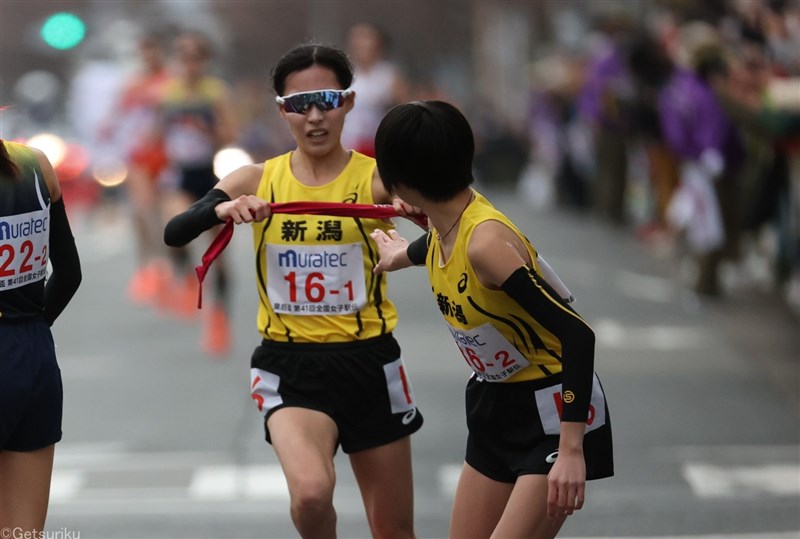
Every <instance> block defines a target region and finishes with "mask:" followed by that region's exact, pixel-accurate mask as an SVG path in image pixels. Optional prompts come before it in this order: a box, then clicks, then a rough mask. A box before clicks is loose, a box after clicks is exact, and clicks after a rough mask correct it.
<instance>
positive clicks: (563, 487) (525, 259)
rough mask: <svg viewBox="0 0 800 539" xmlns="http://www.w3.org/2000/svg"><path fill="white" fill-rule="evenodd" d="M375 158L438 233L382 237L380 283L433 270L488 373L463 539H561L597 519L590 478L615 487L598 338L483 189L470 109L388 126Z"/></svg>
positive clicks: (457, 531) (469, 394) (450, 324)
mask: <svg viewBox="0 0 800 539" xmlns="http://www.w3.org/2000/svg"><path fill="white" fill-rule="evenodd" d="M375 150H376V157H377V162H378V168H379V171H380V175H381V179H382V180H383V183H384V186H385V188H386V190H387V191H390V192H393V193H395V194H396V195H398V196H399V197H400V198H401V199H402V200H403V201H404V202H406V203H409V204H413V205H414V206H418V207H419V208H420V209H421V210H422V211H423V212H424V213H425V214H426V215H427V216H428V218H429V220H430V222H431V224H432V227H433V228H432V231H431V232H429V233H428V234H426V235H424V236H422V237H420V238H419V239H417V240H416V241H415V242H413V243H412V244H409V243H408V242H407V241H406V240H405V239H403V238H402V237H400V236H399V235H398V234H397V232H395V231H394V230H390V231H389V232H388V233H387V232H386V231H385V230H375V231H374V232H373V233H372V237H373V239H375V240H376V241H377V244H378V248H379V250H380V254H381V261H380V263H379V264H378V265H377V266H376V267H375V270H374V271H375V273H376V274H378V275H380V274H381V273H382V272H384V271H392V270H397V269H400V268H404V267H408V266H411V265H415V264H420V265H421V264H425V265H426V266H427V269H428V278H429V279H430V282H431V285H432V291H433V294H434V296H435V297H436V301H437V303H438V305H439V309H440V311H441V313H442V316H443V317H444V319H445V322H446V323H447V324H446V325H447V328H448V330H449V331H450V334H451V335H452V337H453V339H454V341H455V344H456V346H457V347H458V349H459V351H460V352H461V354H462V355H463V356H464V359H465V360H466V362H467V365H468V366H469V367H470V368H471V369H472V370H473V371H474V372H473V374H472V376H471V377H470V379H469V381H468V383H467V388H466V412H467V427H468V429H469V437H468V439H467V449H466V458H465V463H464V467H463V469H462V472H461V477H460V479H459V483H458V487H457V490H456V494H455V501H454V503H453V513H452V517H451V523H450V537H451V538H453V539H464V538H473V537H474V538H483V537H525V538H551V537H555V536H556V534H557V533H558V531H559V529H560V528H561V526H562V525H563V523H564V521H565V519H566V517H567V516H568V515H571V514H572V513H573V511H575V510H578V509H581V508H582V507H583V503H584V493H585V492H584V489H585V481H586V479H598V478H602V477H608V476H611V475H613V469H614V468H613V459H612V439H611V424H610V418H609V415H608V408H607V406H606V402H605V395H604V394H603V389H602V387H601V385H600V381H599V380H598V378H597V375H596V374H594V371H593V369H594V342H595V340H594V333H593V331H592V330H591V329H590V328H589V326H588V325H586V323H585V322H584V321H583V319H582V318H581V317H580V316H579V315H578V314H577V313H576V312H575V311H574V310H573V308H572V307H571V306H570V305H569V299H565V298H570V297H571V296H570V295H569V292H568V290H566V289H565V287H563V284H562V283H561V281H560V280H558V279H557V277H555V275H554V274H553V273H552V271H551V270H550V268H549V266H547V264H546V262H544V261H543V260H542V259H541V257H540V256H539V255H538V253H537V251H536V249H534V247H533V245H531V243H530V242H529V241H528V240H527V238H526V237H525V236H524V235H523V233H522V232H521V231H520V230H519V229H518V228H517V227H516V226H515V225H514V224H513V223H512V222H511V221H510V220H509V219H508V218H507V217H506V216H505V215H503V214H502V213H501V212H500V211H498V210H496V209H495V208H494V207H493V206H492V205H491V204H490V203H489V201H488V200H486V199H485V198H484V197H483V196H482V195H481V194H480V193H478V192H476V191H474V190H473V189H472V188H471V187H470V185H471V184H472V182H473V177H472V160H473V155H474V151H475V145H474V139H473V134H472V129H471V128H470V125H469V123H468V122H467V120H466V118H465V117H464V116H463V115H462V114H461V112H460V111H459V110H458V109H456V108H455V107H453V106H452V105H450V104H448V103H444V102H442V101H423V102H419V101H417V102H413V103H409V104H405V105H399V106H397V107H395V108H394V109H392V110H391V111H389V113H387V115H386V116H385V117H384V119H383V121H382V122H381V125H380V127H379V128H378V132H377V135H376V137H375ZM546 278H547V279H546ZM548 281H549V282H548ZM557 289H558V290H559V291H558V292H557Z"/></svg>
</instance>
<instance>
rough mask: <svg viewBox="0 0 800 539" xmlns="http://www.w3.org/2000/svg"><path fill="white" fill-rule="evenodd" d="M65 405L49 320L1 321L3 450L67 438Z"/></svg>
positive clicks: (31, 447) (0, 426)
mask: <svg viewBox="0 0 800 539" xmlns="http://www.w3.org/2000/svg"><path fill="white" fill-rule="evenodd" d="M62 404H63V390H62V387H61V370H60V369H59V368H58V363H57V362H56V351H55V345H54V344H53V335H52V334H51V333H50V327H49V326H48V325H47V322H45V321H44V320H42V319H40V318H37V319H32V320H25V321H16V322H9V321H2V322H0V451H34V450H36V449H42V448H45V447H47V446H50V445H52V444H54V443H56V442H58V441H59V440H61V414H62Z"/></svg>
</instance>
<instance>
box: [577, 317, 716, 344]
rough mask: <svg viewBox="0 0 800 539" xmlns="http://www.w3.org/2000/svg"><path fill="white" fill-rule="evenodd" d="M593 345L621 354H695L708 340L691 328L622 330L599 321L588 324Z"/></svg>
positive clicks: (656, 327) (616, 324)
mask: <svg viewBox="0 0 800 539" xmlns="http://www.w3.org/2000/svg"><path fill="white" fill-rule="evenodd" d="M592 328H593V329H594V332H595V335H596V336H597V343H598V344H599V345H600V346H605V347H607V348H615V349H624V350H659V351H665V352H667V351H673V350H697V349H700V348H702V347H704V346H706V345H707V341H708V338H707V337H706V336H704V335H703V333H702V332H701V331H700V330H698V329H697V328H694V327H688V326H687V327H680V326H662V325H658V326H644V327H641V326H640V327H635V326H625V325H622V324H620V323H619V322H617V321H615V320H611V319H608V318H602V319H600V320H598V321H597V322H594V323H593V324H592Z"/></svg>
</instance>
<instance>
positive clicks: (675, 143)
mask: <svg viewBox="0 0 800 539" xmlns="http://www.w3.org/2000/svg"><path fill="white" fill-rule="evenodd" d="M629 66H630V68H631V72H632V74H633V75H634V77H635V78H636V79H637V82H638V83H639V84H640V85H641V86H642V87H643V88H646V89H647V90H649V91H652V92H654V98H655V107H656V110H657V113H658V119H659V124H660V130H661V133H662V136H663V138H664V141H665V143H666V144H667V146H668V147H669V148H670V149H671V150H672V151H673V152H674V153H675V154H676V155H677V156H678V158H679V159H680V161H681V173H680V175H681V180H680V185H679V187H678V189H677V191H676V192H675V194H674V195H673V197H672V200H671V201H670V205H669V208H668V212H667V217H668V220H669V221H670V223H671V224H672V225H673V226H674V227H676V228H677V229H678V230H681V231H683V232H685V236H686V241H687V245H688V247H689V248H690V250H691V251H692V252H693V253H694V254H695V255H696V256H697V265H698V267H697V270H698V271H697V280H696V282H695V283H694V286H695V290H696V291H697V292H698V293H699V294H702V295H706V296H717V295H719V294H720V285H719V275H718V273H719V265H720V263H721V262H722V260H723V259H724V258H725V257H728V256H733V255H735V254H736V243H737V233H736V230H737V228H738V227H737V226H736V221H737V220H738V218H739V214H738V213H739V212H738V208H737V203H736V196H737V192H738V186H737V183H738V182H737V175H738V170H739V168H740V165H741V164H742V160H743V151H742V146H741V142H740V140H739V135H738V132H737V130H736V128H735V127H734V125H733V124H732V123H731V122H730V120H729V119H728V117H727V116H726V114H725V112H724V111H723V109H722V107H721V106H720V103H719V100H718V99H717V96H716V95H715V93H714V91H713V90H712V87H711V84H710V80H711V79H712V78H713V77H719V76H725V75H726V68H725V64H724V62H723V61H722V59H721V58H719V59H718V61H717V62H716V63H710V64H706V65H704V66H703V69H702V70H701V72H702V73H703V75H704V76H705V79H704V78H702V77H700V76H699V75H698V74H696V73H694V72H692V71H689V70H687V69H684V68H681V67H678V66H676V65H675V64H673V62H672V60H671V59H670V58H669V56H668V55H667V53H666V51H665V50H664V49H663V47H662V46H661V45H660V44H658V43H657V42H656V41H655V40H654V39H652V38H651V37H649V36H648V37H645V38H643V39H641V40H638V41H637V42H636V43H635V44H634V45H633V46H632V47H631V50H630V56H629Z"/></svg>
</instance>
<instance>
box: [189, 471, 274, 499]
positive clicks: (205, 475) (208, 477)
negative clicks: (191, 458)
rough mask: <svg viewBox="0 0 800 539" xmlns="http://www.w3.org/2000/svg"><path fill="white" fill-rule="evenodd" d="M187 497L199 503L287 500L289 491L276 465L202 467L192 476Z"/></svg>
mask: <svg viewBox="0 0 800 539" xmlns="http://www.w3.org/2000/svg"><path fill="white" fill-rule="evenodd" d="M189 496H190V497H191V498H193V499H198V500H235V499H242V498H246V499H270V500H288V499H289V490H288V487H287V486H286V479H285V478H284V476H283V471H282V470H281V467H280V466H278V465H257V466H234V465H225V466H203V467H201V468H198V469H197V470H195V471H194V473H193V474H192V480H191V483H190V484H189Z"/></svg>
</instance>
